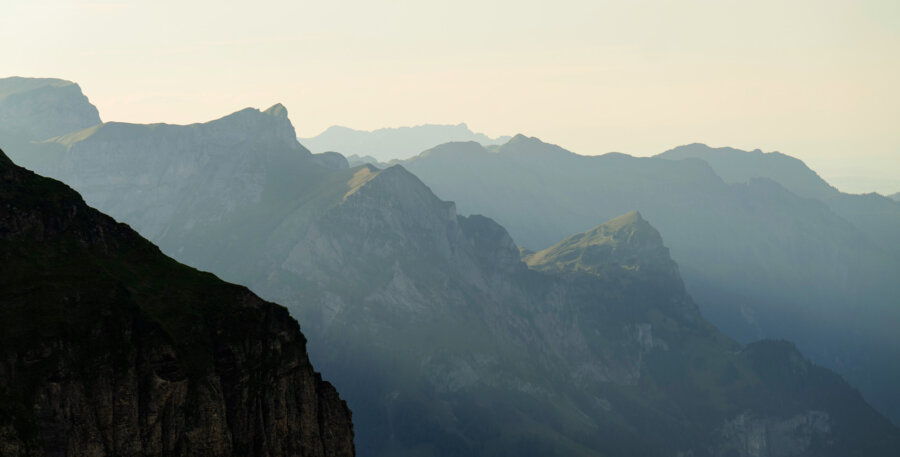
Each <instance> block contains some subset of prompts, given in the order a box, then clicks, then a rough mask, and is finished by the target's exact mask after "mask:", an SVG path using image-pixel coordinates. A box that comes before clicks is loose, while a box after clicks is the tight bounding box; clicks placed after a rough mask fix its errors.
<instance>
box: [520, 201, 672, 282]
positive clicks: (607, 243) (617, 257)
mask: <svg viewBox="0 0 900 457" xmlns="http://www.w3.org/2000/svg"><path fill="white" fill-rule="evenodd" d="M528 265H529V266H530V267H532V268H535V269H539V270H556V271H580V272H587V273H591V274H600V273H601V272H603V271H606V270H609V269H610V267H616V268H622V269H625V270H641V269H646V268H653V269H657V270H658V269H664V270H667V271H669V272H670V273H671V272H674V274H675V275H676V276H677V275H678V273H677V268H675V266H674V262H673V261H672V259H671V257H669V250H668V248H666V247H665V246H664V245H663V241H662V236H660V234H659V232H658V231H657V230H656V229H655V228H653V226H652V225H650V223H649V222H647V221H646V220H644V218H643V217H642V216H641V213H639V212H638V211H631V212H629V213H626V214H623V215H621V216H619V217H616V218H615V219H612V220H610V221H608V222H606V223H604V224H601V225H599V226H597V227H595V228H593V229H591V230H588V231H586V232H582V233H578V234H575V235H572V236H570V237H568V238H566V239H565V240H563V241H560V242H559V243H557V244H555V245H553V246H551V247H549V248H547V249H544V250H543V251H540V252H537V253H535V254H534V255H532V256H530V257H529V258H528ZM679 281H680V280H679Z"/></svg>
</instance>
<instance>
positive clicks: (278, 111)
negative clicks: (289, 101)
mask: <svg viewBox="0 0 900 457" xmlns="http://www.w3.org/2000/svg"><path fill="white" fill-rule="evenodd" d="M263 113H265V114H268V115H271V116H277V117H283V118H285V119H286V118H287V117H288V112H287V108H285V107H284V105H282V104H281V103H276V104H274V105H272V106H270V107H269V108H268V109H266V110H265V111H263Z"/></svg>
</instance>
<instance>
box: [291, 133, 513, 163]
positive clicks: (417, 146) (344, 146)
mask: <svg viewBox="0 0 900 457" xmlns="http://www.w3.org/2000/svg"><path fill="white" fill-rule="evenodd" d="M299 140H300V142H301V143H302V144H303V145H304V146H306V147H307V148H309V150H310V151H313V152H327V151H340V152H341V153H342V154H344V155H345V156H348V158H350V159H351V160H352V157H351V156H358V157H359V158H366V157H367V156H368V158H369V159H374V160H375V161H379V162H390V161H391V160H395V159H407V158H409V157H412V156H414V155H416V154H418V153H420V152H422V151H424V150H426V149H428V148H430V147H432V146H434V145H437V144H442V143H447V142H450V141H475V142H478V143H481V144H484V145H491V144H502V143H505V142H507V141H509V137H508V136H501V137H498V138H490V137H488V136H487V135H484V134H482V133H475V132H473V131H471V130H469V127H468V126H467V125H466V124H457V125H434V124H425V125H418V126H415V127H399V128H383V129H378V130H372V131H365V130H354V129H351V128H347V127H341V126H339V125H335V126H332V127H329V128H328V129H327V130H325V131H324V132H322V133H320V134H318V135H316V136H314V137H311V138H299Z"/></svg>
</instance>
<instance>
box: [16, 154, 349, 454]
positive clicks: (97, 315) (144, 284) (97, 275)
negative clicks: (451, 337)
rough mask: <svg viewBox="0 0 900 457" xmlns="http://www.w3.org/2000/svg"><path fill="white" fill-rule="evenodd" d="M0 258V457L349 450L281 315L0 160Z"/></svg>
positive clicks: (340, 411) (345, 433) (333, 397)
mask: <svg viewBox="0 0 900 457" xmlns="http://www.w3.org/2000/svg"><path fill="white" fill-rule="evenodd" d="M0 259H2V263H0V265H2V266H0V329H2V331H0V432H2V433H0V455H4V456H30V455H47V456H113V455H115V456H154V455H156V456H163V455H167V456H231V455H241V456H273V457H274V456H298V455H302V456H322V457H326V456H328V457H331V456H334V457H337V456H352V455H354V444H353V429H352V425H351V419H350V411H349V409H348V408H347V406H346V404H345V403H344V402H343V401H342V400H341V399H340V398H339V396H338V394H337V392H336V391H335V389H334V387H332V386H331V384H329V383H328V382H325V381H323V380H322V378H321V376H320V375H319V374H318V373H315V372H314V371H313V368H312V365H311V364H310V362H309V359H308V357H307V354H306V348H305V344H306V340H305V338H304V336H303V335H302V334H301V333H300V329H299V326H298V325H297V322H296V321H295V320H293V319H292V318H291V317H290V316H289V315H288V312H287V310H286V309H284V308H282V307H280V306H278V305H274V304H272V303H268V302H265V301H263V300H261V299H259V298H258V297H257V296H255V295H254V294H252V293H251V292H250V291H248V290H247V289H245V288H243V287H239V286H234V285H230V284H227V283H224V282H222V281H220V280H218V279H217V278H215V277H214V276H213V275H211V274H208V273H202V272H199V271H197V270H194V269H191V268H188V267H185V266H183V265H180V264H178V263H176V262H174V261H173V260H171V259H169V258H167V257H165V256H164V255H162V254H161V253H160V252H159V250H158V249H157V248H156V247H155V246H153V245H152V244H150V243H149V242H147V241H145V240H143V239H142V238H140V237H139V236H138V235H137V234H136V233H135V232H133V231H132V230H131V229H130V228H129V227H128V226H126V225H124V224H119V223H116V222H115V221H113V220H112V219H111V218H109V217H107V216H105V215H103V214H100V213H99V212H97V211H96V210H93V209H91V208H89V207H87V206H86V205H85V204H84V202H83V201H82V200H81V198H80V197H79V196H78V194H76V193H75V192H73V191H72V190H71V189H68V188H66V187H65V186H64V185H62V184H61V183H58V182H56V181H53V180H50V179H46V178H41V177H39V176H36V175H34V174H32V173H31V172H28V171H26V170H24V169H21V168H19V167H17V166H15V165H14V164H12V163H11V162H10V161H9V160H8V159H7V158H6V157H5V156H4V155H2V153H0Z"/></svg>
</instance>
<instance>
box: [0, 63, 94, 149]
mask: <svg viewBox="0 0 900 457" xmlns="http://www.w3.org/2000/svg"><path fill="white" fill-rule="evenodd" d="M99 123H100V114H99V113H98V112H97V108H96V107H94V105H92V104H91V103H90V102H89V101H88V99H87V97H85V96H84V94H82V93H81V88H80V87H78V84H75V83H73V82H71V81H64V80H61V79H47V78H19V77H12V78H2V79H0V137H4V138H3V141H4V142H6V143H9V142H17V143H18V142H24V141H29V140H36V141H39V140H46V139H48V138H53V137H55V136H59V135H63V134H66V133H69V132H73V131H76V130H81V129H84V128H87V127H90V126H92V125H97V124H99ZM17 143H15V144H0V146H6V147H11V146H18V144H17Z"/></svg>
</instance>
